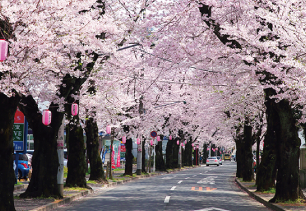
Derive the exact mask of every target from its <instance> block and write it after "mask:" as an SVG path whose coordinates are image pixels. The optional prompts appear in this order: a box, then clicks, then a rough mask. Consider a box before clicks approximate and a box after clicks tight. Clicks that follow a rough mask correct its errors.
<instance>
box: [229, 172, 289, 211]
mask: <svg viewBox="0 0 306 211" xmlns="http://www.w3.org/2000/svg"><path fill="white" fill-rule="evenodd" d="M235 182H236V183H237V184H238V185H239V187H240V188H241V189H242V190H244V191H245V192H247V194H249V196H251V197H253V198H254V199H255V200H256V201H258V202H260V203H262V204H263V205H265V206H266V207H268V208H270V209H272V210H275V211H286V209H284V208H282V207H281V206H279V205H277V204H274V203H270V202H268V201H266V200H264V199H262V198H261V197H259V196H258V195H256V194H255V193H253V192H251V191H249V189H248V188H246V187H244V185H243V184H242V183H241V182H240V181H239V180H238V179H237V177H235Z"/></svg>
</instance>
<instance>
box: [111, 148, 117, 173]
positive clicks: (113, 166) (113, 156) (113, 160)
mask: <svg viewBox="0 0 306 211" xmlns="http://www.w3.org/2000/svg"><path fill="white" fill-rule="evenodd" d="M115 168H116V165H115V150H114V147H113V150H112V169H115Z"/></svg>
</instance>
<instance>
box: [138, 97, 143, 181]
mask: <svg viewBox="0 0 306 211" xmlns="http://www.w3.org/2000/svg"><path fill="white" fill-rule="evenodd" d="M139 115H140V119H141V120H142V115H143V102H142V97H141V98H140V101H139ZM141 172H142V144H141V141H140V144H137V170H136V174H137V175H141Z"/></svg>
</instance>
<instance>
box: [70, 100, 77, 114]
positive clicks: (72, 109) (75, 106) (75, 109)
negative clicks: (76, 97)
mask: <svg viewBox="0 0 306 211" xmlns="http://www.w3.org/2000/svg"><path fill="white" fill-rule="evenodd" d="M71 114H72V116H76V115H78V104H76V103H72V104H71Z"/></svg>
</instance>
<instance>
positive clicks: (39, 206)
mask: <svg viewBox="0 0 306 211" xmlns="http://www.w3.org/2000/svg"><path fill="white" fill-rule="evenodd" d="M196 167H200V166H194V167H184V168H182V169H181V170H179V169H174V170H172V171H170V172H155V173H149V174H145V175H137V176H135V177H130V178H129V177H120V175H122V174H123V173H124V170H122V171H115V172H114V173H113V179H114V180H116V179H120V180H118V181H116V182H113V181H111V180H108V182H109V184H91V183H87V185H88V186H90V187H92V190H90V189H86V190H81V191H78V190H71V189H69V190H68V189H66V190H65V189H64V198H63V199H60V200H54V199H52V198H47V199H45V198H35V199H33V198H30V199H21V198H18V197H15V198H14V204H15V209H16V211H29V210H30V211H48V210H52V209H55V208H56V207H58V206H60V205H64V204H67V203H70V202H72V201H74V200H76V199H78V198H80V197H82V196H86V195H88V194H90V193H93V192H94V190H101V189H105V188H107V187H112V186H116V185H120V184H124V183H127V182H131V181H133V180H137V179H144V178H146V177H152V176H157V175H162V174H169V173H173V172H177V171H183V170H187V169H190V168H196ZM88 177H89V176H87V179H88ZM27 186H28V184H23V185H16V186H15V187H14V196H18V195H19V194H21V193H23V192H25V190H26V188H27Z"/></svg>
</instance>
